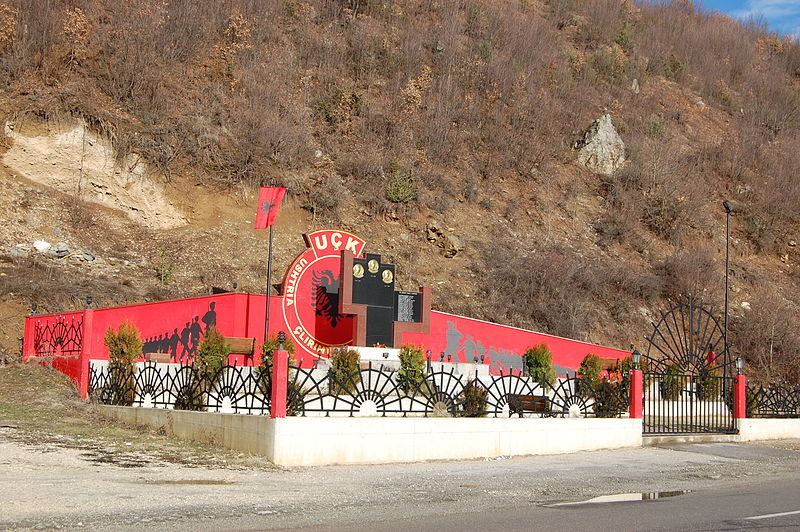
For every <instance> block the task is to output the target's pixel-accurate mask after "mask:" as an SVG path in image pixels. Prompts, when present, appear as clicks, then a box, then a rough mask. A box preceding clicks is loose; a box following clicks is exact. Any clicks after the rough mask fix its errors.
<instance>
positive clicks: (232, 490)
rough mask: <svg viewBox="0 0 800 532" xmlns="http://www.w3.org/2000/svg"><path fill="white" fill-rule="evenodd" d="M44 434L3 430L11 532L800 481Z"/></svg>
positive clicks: (665, 468) (786, 453) (755, 457)
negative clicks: (277, 458) (285, 463)
mask: <svg viewBox="0 0 800 532" xmlns="http://www.w3.org/2000/svg"><path fill="white" fill-rule="evenodd" d="M41 436H42V435H35V437H34V436H32V435H31V434H30V433H29V432H28V431H25V430H21V429H14V428H0V501H1V502H0V505H2V512H0V529H4V530H5V529H8V530H16V529H104V530H133V529H136V530H142V529H153V530H155V529H164V528H170V529H175V530H189V529H192V530H197V529H210V528H214V529H244V528H250V529H270V528H294V527H307V526H314V525H331V524H334V523H335V524H336V525H337V526H343V525H345V526H346V524H347V523H348V522H350V523H357V522H359V521H361V520H365V519H375V518H376V516H377V517H381V518H382V519H391V518H393V517H397V518H400V517H409V516H411V515H434V514H438V515H447V514H450V513H460V512H466V511H470V512H476V511H487V512H498V511H502V510H503V509H504V508H510V507H514V506H518V505H520V504H528V505H529V504H546V503H552V502H557V501H577V500H585V499H587V498H590V497H594V496H597V495H606V494H614V493H623V492H640V491H642V492H652V491H673V490H692V491H697V490H702V489H704V488H708V487H712V486H713V487H720V486H724V485H731V486H734V485H736V484H737V483H740V482H741V479H746V478H747V477H751V476H758V477H759V478H760V479H764V478H781V477H785V476H797V474H798V472H800V451H799V450H800V441H798V440H782V441H777V442H761V443H758V444H754V445H742V444H702V445H701V444H698V445H690V446H686V445H683V446H676V447H675V448H656V447H649V448H640V449H625V450H608V451H594V452H581V453H574V454H565V455H556V456H536V457H523V458H510V459H493V460H475V461H459V462H429V463H414V464H393V465H368V466H330V467H314V468H278V467H275V466H273V465H271V464H269V463H267V462H264V461H261V460H260V459H258V458H252V459H237V460H233V461H232V462H233V463H230V464H229V463H225V460H222V461H220V460H217V461H215V462H213V463H212V462H208V461H203V462H202V463H197V464H193V463H180V462H179V461H175V460H173V459H171V458H169V459H165V458H164V457H162V455H161V454H159V453H156V454H152V453H148V449H146V448H138V447H137V448H131V449H130V450H128V451H126V450H125V449H122V450H120V449H119V448H117V447H114V448H113V449H107V448H106V447H105V445H104V443H103V442H101V441H100V442H95V443H89V444H87V443H86V442H85V441H82V442H81V444H80V445H76V442H75V441H72V440H70V439H69V438H64V437H55V436H54V437H52V438H50V439H47V438H43V437H41ZM320 444H321V445H322V444H324V443H323V442H321V443H320ZM176 445H178V447H180V445H181V444H176ZM131 447H133V445H131ZM176 452H178V453H180V448H178V449H177V450H176Z"/></svg>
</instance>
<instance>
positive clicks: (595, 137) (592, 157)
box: [578, 113, 625, 175]
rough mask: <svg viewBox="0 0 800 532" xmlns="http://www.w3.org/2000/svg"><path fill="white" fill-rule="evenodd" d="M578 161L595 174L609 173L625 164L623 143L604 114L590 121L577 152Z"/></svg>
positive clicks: (608, 117) (608, 116) (609, 117)
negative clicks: (581, 145) (590, 123)
mask: <svg viewBox="0 0 800 532" xmlns="http://www.w3.org/2000/svg"><path fill="white" fill-rule="evenodd" d="M578 162H579V163H580V164H582V165H583V166H585V167H586V168H588V169H589V170H591V171H592V172H594V173H596V174H604V175H611V174H613V173H614V172H615V171H617V169H619V168H620V167H621V166H622V165H623V164H625V143H624V142H623V141H622V138H621V137H620V136H619V134H618V133H617V130H616V129H615V128H614V124H613V123H612V122H611V115H609V114H608V113H606V114H604V115H603V116H601V117H600V118H598V119H597V120H595V121H594V122H592V125H591V127H590V128H589V131H587V132H586V135H585V136H584V138H583V147H582V148H581V149H580V151H579V152H578Z"/></svg>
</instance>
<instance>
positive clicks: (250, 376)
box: [89, 363, 630, 417]
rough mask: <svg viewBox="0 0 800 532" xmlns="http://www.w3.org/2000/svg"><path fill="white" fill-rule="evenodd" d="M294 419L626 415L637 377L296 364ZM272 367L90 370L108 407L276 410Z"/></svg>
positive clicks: (94, 388) (97, 396)
mask: <svg viewBox="0 0 800 532" xmlns="http://www.w3.org/2000/svg"><path fill="white" fill-rule="evenodd" d="M287 384H288V386H287V387H288V391H287V414H288V415H290V416H308V415H318V416H332V415H338V416H357V415H358V416H369V415H372V416H403V417H405V416H425V417H429V416H435V417H439V416H442V417H485V416H492V417H500V416H512V415H518V416H520V417H586V416H593V417H620V416H622V415H626V414H627V412H628V409H629V404H630V397H629V389H630V386H629V382H628V379H627V378H625V379H622V380H620V381H609V380H599V381H597V382H590V381H588V380H584V379H581V378H575V377H573V378H566V379H557V380H556V382H554V383H553V384H552V385H542V384H540V383H537V382H534V381H533V380H532V379H530V378H529V377H523V376H518V375H499V376H478V375H477V374H476V375H474V376H473V375H463V374H459V373H457V372H455V369H453V368H451V369H450V370H448V371H444V370H440V371H433V370H432V369H431V368H429V369H428V371H427V372H424V373H421V374H419V375H418V376H417V378H413V377H412V378H410V377H403V376H401V374H400V373H398V372H397V371H395V370H393V369H390V368H385V367H383V366H380V367H378V368H375V367H372V365H371V364H370V365H369V366H367V367H365V368H362V369H358V370H356V371H354V372H352V373H350V374H348V375H346V376H345V377H343V378H336V377H335V376H333V375H332V374H331V373H329V372H327V371H324V370H318V369H307V368H300V367H296V366H290V367H289V379H288V383H287ZM271 390H272V368H271V367H270V366H268V365H265V366H260V367H242V366H225V367H223V368H221V369H220V370H218V371H216V372H213V373H204V372H201V371H198V370H197V369H195V368H194V367H192V366H180V365H177V364H157V363H143V364H142V363H140V364H138V365H137V369H136V370H135V371H134V372H133V373H131V372H130V371H128V372H127V373H126V372H125V371H122V370H121V369H119V368H115V367H114V366H113V365H112V364H104V365H101V364H93V365H92V367H91V368H90V385H89V391H90V395H91V397H92V398H93V399H94V400H96V401H98V402H100V403H104V404H116V405H124V406H142V407H154V408H176V409H188V410H206V411H212V412H230V413H242V414H268V413H269V410H270V406H271V405H270V394H271Z"/></svg>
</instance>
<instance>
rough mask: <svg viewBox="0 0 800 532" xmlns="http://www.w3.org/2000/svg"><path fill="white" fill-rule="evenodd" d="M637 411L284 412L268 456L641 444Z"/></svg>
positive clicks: (342, 459)
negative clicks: (620, 414)
mask: <svg viewBox="0 0 800 532" xmlns="http://www.w3.org/2000/svg"><path fill="white" fill-rule="evenodd" d="M641 445H642V423H641V420H638V419H594V418H582V419H575V418H572V419H570V418H564V419H561V418H556V419H552V418H550V419H539V418H523V419H519V418H510V419H509V418H461V419H459V418H383V417H377V418H286V419H277V420H275V442H274V455H273V461H274V462H275V463H276V464H282V465H325V464H364V463H390V462H417V461H424V460H458V459H473V458H494V457H498V456H520V455H533V454H559V453H569V452H575V451H588V450H595V449H611V448H620V447H639V446H641Z"/></svg>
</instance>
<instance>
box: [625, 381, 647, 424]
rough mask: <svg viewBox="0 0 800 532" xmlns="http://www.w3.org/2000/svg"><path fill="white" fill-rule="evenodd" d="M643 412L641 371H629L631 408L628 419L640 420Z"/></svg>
mask: <svg viewBox="0 0 800 532" xmlns="http://www.w3.org/2000/svg"><path fill="white" fill-rule="evenodd" d="M643 410H644V386H643V377H642V370H640V369H632V370H631V407H630V411H629V414H630V417H631V418H632V419H642V412H643Z"/></svg>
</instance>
